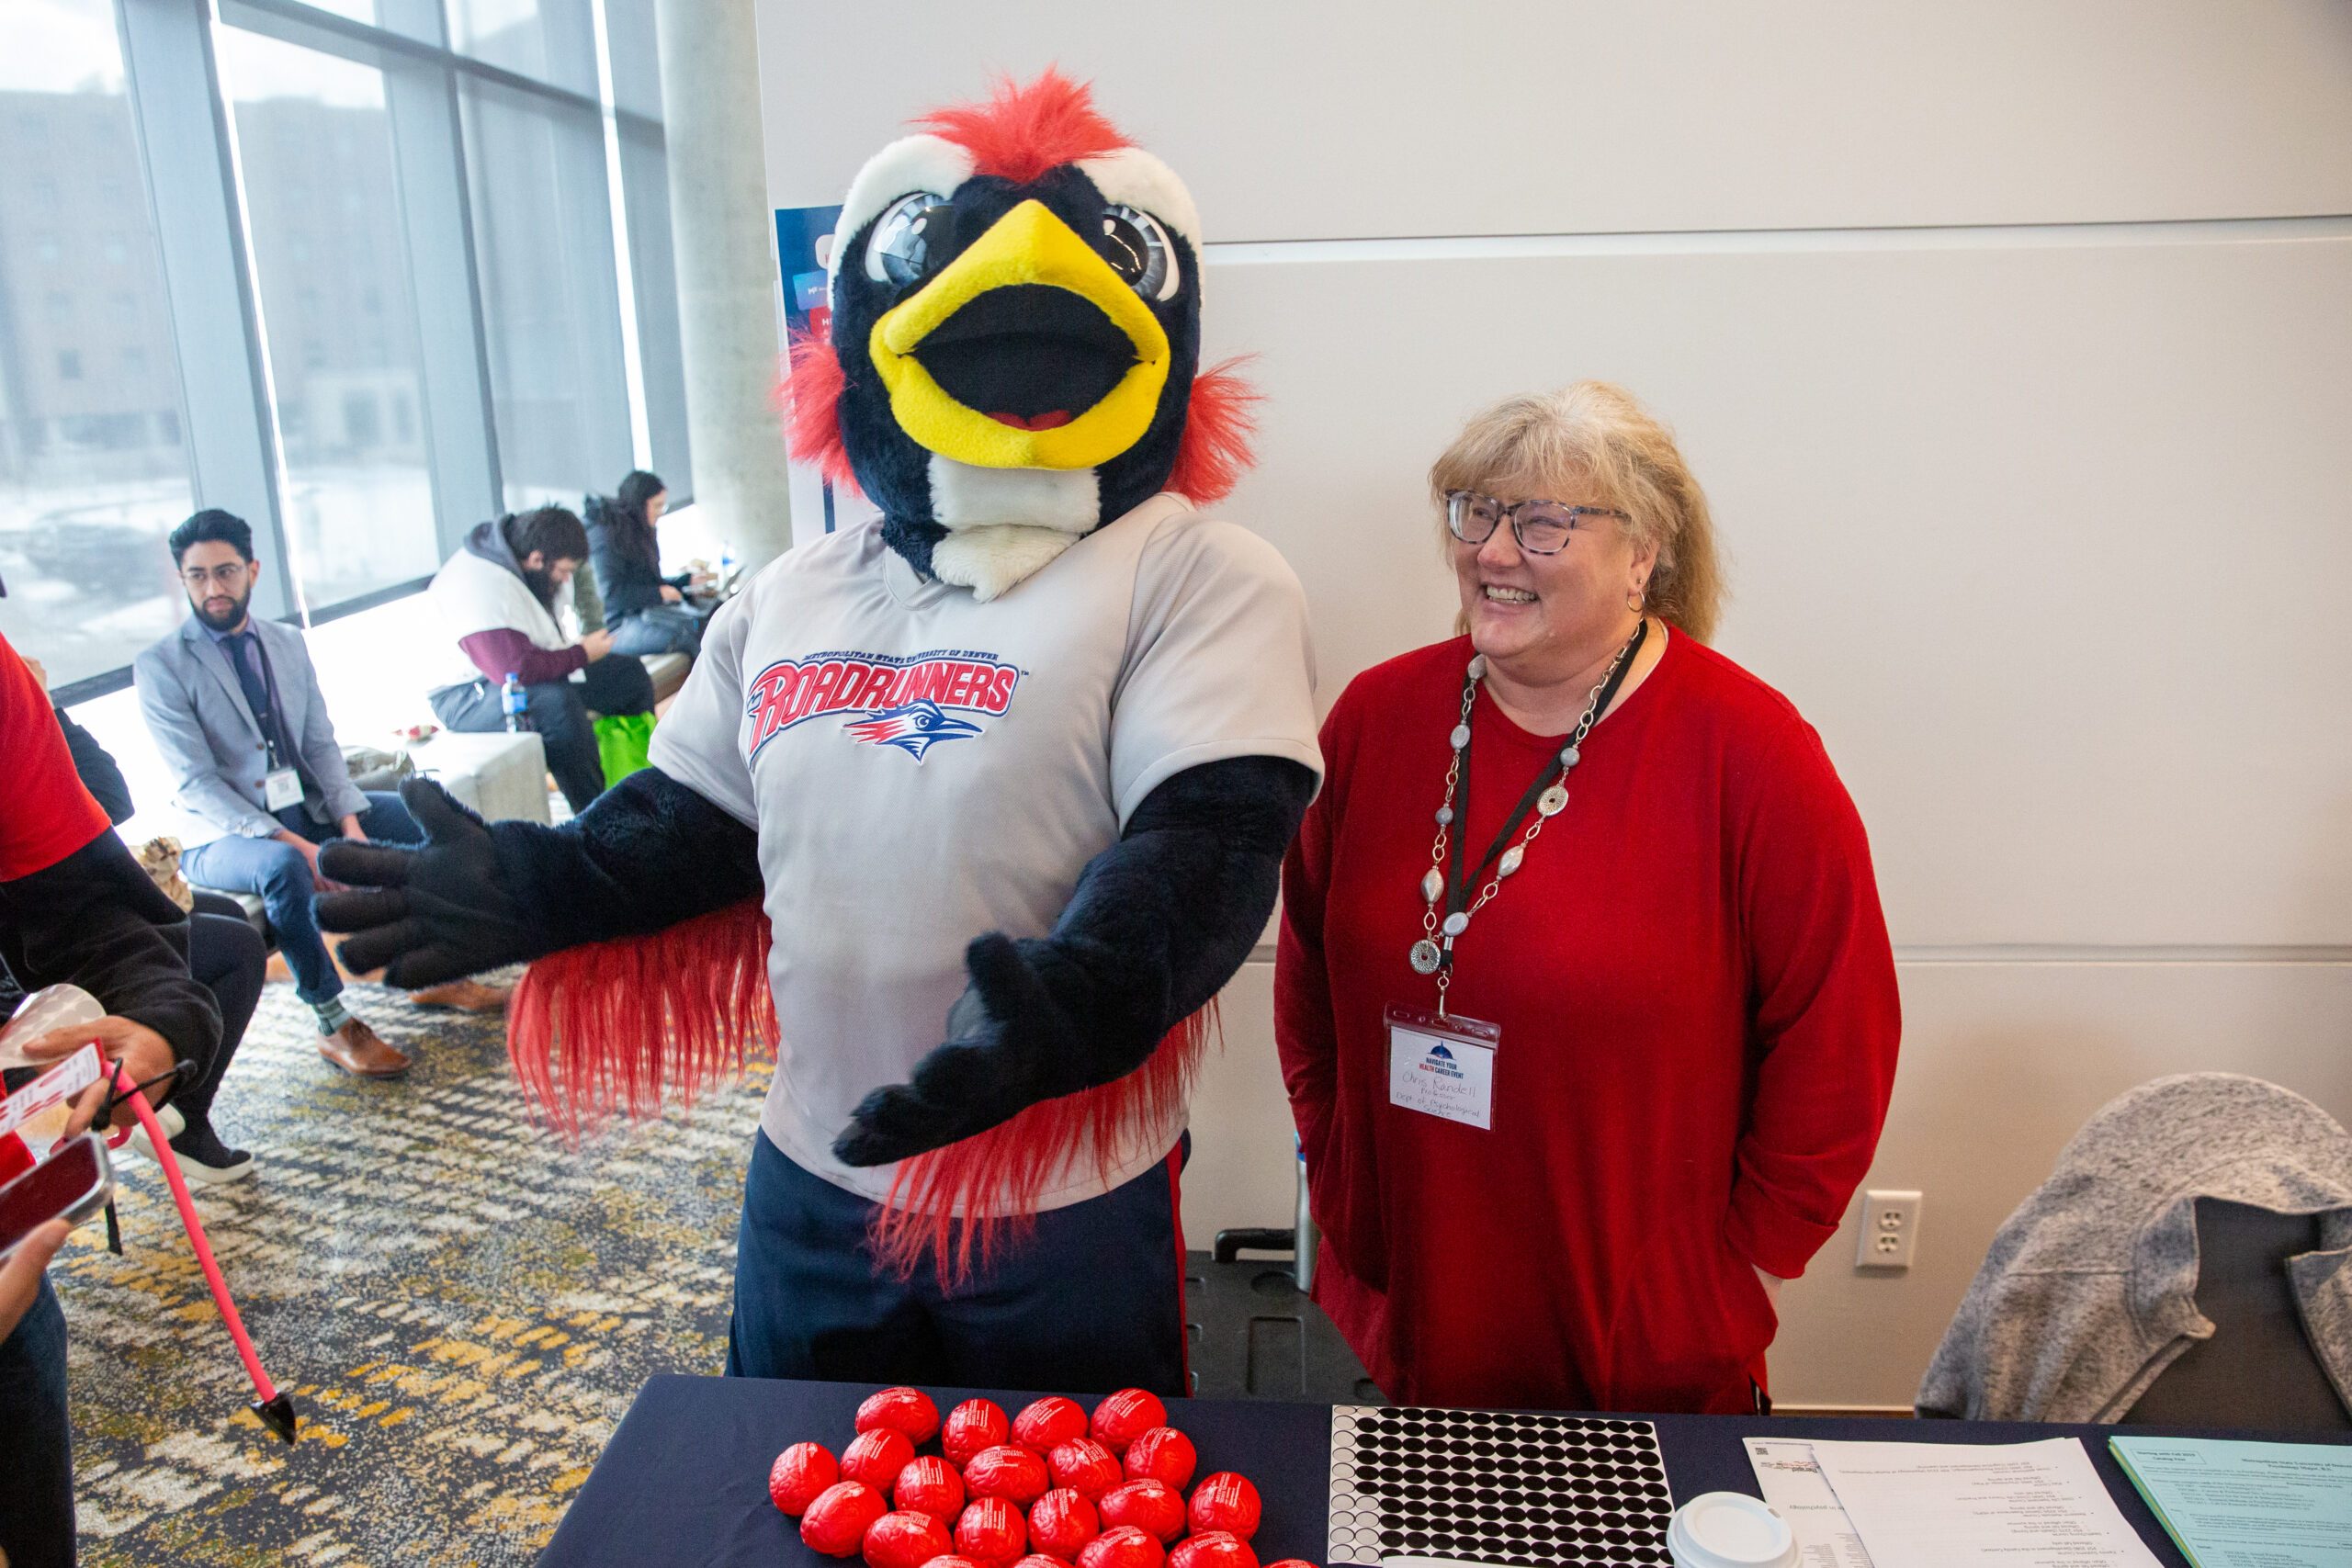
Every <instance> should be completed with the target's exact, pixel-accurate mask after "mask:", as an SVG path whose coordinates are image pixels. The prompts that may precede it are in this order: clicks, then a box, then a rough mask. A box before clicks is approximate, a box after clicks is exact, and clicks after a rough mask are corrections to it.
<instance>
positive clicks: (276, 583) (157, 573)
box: [0, 0, 692, 697]
mask: <svg viewBox="0 0 2352 1568" xmlns="http://www.w3.org/2000/svg"><path fill="white" fill-rule="evenodd" d="M126 5H127V6H128V10H126V9H125V6H126ZM607 28H609V29H610V35H611V36H610V38H609V39H608V38H607V37H606V34H605V29H607ZM654 50H655V39H654V37H653V28H652V25H651V5H650V0H441V3H440V4H439V5H437V6H436V5H435V3H434V0H398V3H396V4H395V3H391V0H317V3H314V4H308V5H306V4H300V3H298V0H6V3H5V4H0V216H14V217H16V218H17V220H18V221H17V222H6V221H0V577H5V579H6V582H7V586H8V597H7V598H6V600H0V632H5V633H6V636H7V637H9V639H10V640H11V641H12V642H14V643H16V644H17V646H18V647H19V648H20V649H23V650H24V651H25V652H27V653H28V654H31V655H33V656H35V657H39V658H40V659H42V660H44V661H45V662H46V663H47V664H48V666H49V668H50V671H51V675H52V678H53V680H54V681H56V682H58V683H60V684H61V685H64V686H68V687H73V688H74V691H73V692H71V693H70V695H71V696H74V697H83V696H90V695H95V694H97V693H99V692H101V691H106V690H113V689H117V688H119V686H120V685H121V684H122V683H124V682H125V681H126V680H127V671H128V665H129V662H130V657H131V655H133V654H134V653H135V652H136V651H137V650H138V649H139V648H140V647H141V646H143V645H144V644H145V643H147V642H148V641H151V640H153V638H154V637H159V636H162V635H163V634H164V632H166V631H167V630H169V629H170V627H171V626H173V625H175V623H176V622H177V621H178V619H179V618H180V616H181V615H182V614H183V613H184V606H183V604H182V602H181V600H180V597H179V595H178V594H177V592H175V588H174V585H173V583H172V581H171V577H170V566H169V561H168V559H167V558H165V557H164V551H163V547H162V539H163V536H164V534H166V533H168V532H169V530H170V529H171V528H172V527H173V526H174V525H176V524H177V523H178V522H179V521H180V520H181V519H182V518H184V517H186V516H187V514H188V513H190V512H191V511H193V510H195V509H196V507H197V506H198V505H200V504H201V505H221V506H226V507H228V508H229V509H231V510H232V511H236V512H238V513H240V514H242V515H243V516H245V517H246V518H247V519H248V521H250V522H251V523H253V525H254V529H255V532H256V536H257V539H258V542H259V548H260V549H261V551H262V552H263V553H264V554H265V555H266V556H267V557H268V558H270V560H271V561H272V562H274V563H275V567H274V568H273V570H277V571H278V572H279V573H281V575H280V576H278V577H277V578H275V579H273V587H272V589H271V590H270V592H267V593H266V594H265V595H263V596H262V597H261V598H257V600H256V604H265V602H266V604H265V608H266V613H269V614H274V615H282V616H285V617H286V618H288V619H297V620H302V619H311V620H314V619H316V618H318V617H321V616H325V615H334V614H338V613H342V612H343V611H345V609H347V608H351V607H355V606H364V605H365V604H372V603H374V602H376V601H377V600H379V599H381V598H384V597H386V596H390V595H397V594H401V593H404V592H413V591H415V590H416V589H417V588H418V587H419V586H421V584H422V582H423V581H424V579H426V578H427V577H429V576H430V574H431V573H432V572H433V571H434V570H435V568H436V567H437V566H438V565H439V563H440V561H441V560H442V559H443V558H446V557H447V554H448V552H449V551H450V550H451V549H453V548H454V547H455V546H456V543H457V541H458V539H460V538H461V537H462V536H463V535H464V533H465V531H466V530H467V529H468V528H469V527H470V526H471V525H473V524H474V523H476V522H478V521H480V520H481V518H482V517H485V516H488V515H492V514H493V513H496V512H498V511H501V510H506V509H513V508H517V507H522V506H526V505H529V504H533V503H536V502H541V501H548V500H557V501H562V502H567V503H569V504H573V505H577V504H578V502H579V501H580V498H581V496H582V493H583V492H586V491H602V490H606V489H609V488H610V486H611V485H612V484H613V482H614V481H615V480H616V479H618V478H619V477H620V476H621V474H623V473H624V472H626V471H627V470H628V468H633V467H645V466H655V467H658V468H659V469H660V471H661V472H662V474H663V477H664V478H665V479H668V480H669V481H670V485H671V489H672V492H673V495H675V496H677V497H679V498H680V499H684V498H685V497H686V496H689V495H690V494H691V484H692V480H691V474H690V471H689V469H688V466H687V454H686V451H685V443H684V386H683V377H682V376H681V375H680V374H679V371H678V364H677V344H676V334H677V328H676V310H677V306H676V299H675V285H674V276H675V275H674V269H673V264H672V261H671V257H670V247H669V234H668V191H667V183H666V175H667V170H666V167H665V161H666V153H665V151H664V146H663V139H662V118H661V117H662V107H661V100H660V85H659V71H658V62H657V61H656V59H655V53H654ZM126 51H128V52H129V53H130V56H131V59H130V68H128V69H127V68H126V60H125V54H126ZM607 51H608V52H607ZM607 61H609V62H610V63H609V64H607V63H606V62H607ZM208 105H209V106H210V107H209V108H208ZM159 171H160V172H159ZM192 191H200V192H201V193H202V200H201V201H200V200H199V199H198V197H194V196H190V195H189V194H188V193H189V192H192ZM216 196H217V200H216V199H215V197H216ZM206 202H209V203H210V205H209V206H208V205H205V204H204V203H206ZM158 214H161V217H160V218H159V217H158V216H157V215H158ZM25 220H31V221H25ZM224 237H225V239H226V242H227V243H225V244H223V243H221V241H222V239H223V238H224ZM183 253H184V254H183ZM175 256H177V257H178V258H179V259H178V260H176V261H175V259H174V258H175ZM224 257H226V258H232V259H229V260H223V259H222V258H224ZM167 263H168V264H170V265H166V264H167ZM182 263H186V264H187V265H182ZM206 268H211V269H213V270H210V271H206V270H205V269H206ZM198 274H201V276H203V277H204V280H205V287H204V288H200V289H199V288H194V287H192V286H191V285H189V283H188V282H187V279H188V278H189V277H191V276H198ZM167 280H169V281H168V282H167ZM93 286H95V287H93ZM175 290H176V291H177V292H175ZM85 295H86V296H87V298H86V299H85V298H84V296H85ZM240 345H242V348H241V347H240ZM184 356H191V357H184Z"/></svg>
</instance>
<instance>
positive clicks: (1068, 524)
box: [931, 452, 1103, 534]
mask: <svg viewBox="0 0 2352 1568" xmlns="http://www.w3.org/2000/svg"><path fill="white" fill-rule="evenodd" d="M931 514H932V516H933V518H935V519H936V520H937V521H938V523H939V525H940V526H941V527H943V528H949V529H955V528H987V527H993V526H996V525H1000V524H1013V525H1021V526H1025V527H1033V528H1051V529H1053V530H1055V531H1057V532H1058V533H1063V534H1084V533H1088V532H1091V530H1092V529H1093V527H1094V525H1096V524H1097V523H1100V522H1101V521H1102V520H1103V487H1102V484H1101V482H1100V481H1099V480H1098V479H1096V477H1095V473H1094V470H1093V469H1092V468H980V467H978V465H977V464H972V463H959V462H957V461H956V459H955V458H953V457H941V456H940V455H939V454H938V453H936V452H933V454H932V455H931Z"/></svg>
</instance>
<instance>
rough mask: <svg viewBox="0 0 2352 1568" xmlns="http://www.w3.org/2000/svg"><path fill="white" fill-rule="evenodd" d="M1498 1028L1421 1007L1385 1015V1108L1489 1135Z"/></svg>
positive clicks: (1397, 1009)
mask: <svg viewBox="0 0 2352 1568" xmlns="http://www.w3.org/2000/svg"><path fill="white" fill-rule="evenodd" d="M1502 1038H1503V1031H1502V1025H1500V1024H1498V1023H1487V1022H1484V1021H1481V1020H1478V1019H1475V1018H1464V1017H1462V1016H1461V1015H1460V1014H1458V1013H1457V1014H1454V1015H1452V1016H1450V1017H1446V1018H1440V1017H1439V1016H1438V1015H1437V1014H1435V1013H1433V1012H1425V1011H1423V1010H1420V1009H1419V1008H1406V1007H1392V1008H1390V1009H1389V1010H1388V1103H1389V1104H1391V1105H1394V1106H1397V1107H1398V1108H1399V1109H1402V1110H1405V1111H1419V1112H1421V1113H1422V1114H1423V1115H1425V1116H1435V1117H1439V1118H1441V1119H1442V1120H1444V1121H1447V1122H1461V1123H1462V1124H1463V1125H1464V1126H1465V1127H1476V1128H1480V1129H1482V1130H1485V1131H1488V1132H1491V1131H1492V1130H1493V1129H1494V1125H1495V1053H1496V1050H1497V1049H1498V1047H1499V1046H1500V1045H1501V1044H1502Z"/></svg>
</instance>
